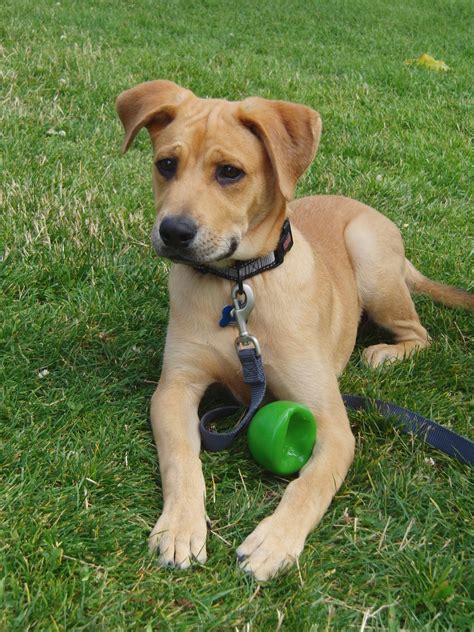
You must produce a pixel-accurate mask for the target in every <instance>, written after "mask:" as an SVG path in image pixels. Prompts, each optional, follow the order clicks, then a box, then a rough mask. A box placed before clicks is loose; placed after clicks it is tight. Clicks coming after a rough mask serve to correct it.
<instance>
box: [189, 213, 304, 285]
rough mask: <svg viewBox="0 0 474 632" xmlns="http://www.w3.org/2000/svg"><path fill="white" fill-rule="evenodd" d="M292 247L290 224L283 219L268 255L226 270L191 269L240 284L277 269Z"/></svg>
mask: <svg viewBox="0 0 474 632" xmlns="http://www.w3.org/2000/svg"><path fill="white" fill-rule="evenodd" d="M292 246H293V235H292V234H291V226H290V222H289V220H288V219H285V222H284V224H283V226H282V229H281V233H280V239H279V240H278V245H277V247H276V249H275V250H274V251H273V252H271V253H270V254H269V255H265V256H264V257H258V258H257V259H249V260H248V261H238V262H237V263H235V264H234V265H233V266H229V267H228V268H211V267H210V266H206V265H193V268H194V269H195V270H198V271H199V272H203V273H205V274H214V275H215V276H218V277H221V278H222V279H228V280H229V281H235V282H237V283H239V284H241V283H242V282H243V281H245V279H250V277H253V276H255V275H257V274H260V273H261V272H265V271H266V270H271V269H272V268H277V267H278V266H279V265H281V264H282V263H283V261H284V259H285V255H286V253H287V252H289V251H290V250H291V247H292Z"/></svg>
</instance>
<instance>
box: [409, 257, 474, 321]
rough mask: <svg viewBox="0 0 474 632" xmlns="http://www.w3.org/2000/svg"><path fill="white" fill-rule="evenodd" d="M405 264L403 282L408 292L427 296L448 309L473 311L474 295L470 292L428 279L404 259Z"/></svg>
mask: <svg viewBox="0 0 474 632" xmlns="http://www.w3.org/2000/svg"><path fill="white" fill-rule="evenodd" d="M405 264H406V265H405V280H406V283H407V285H408V289H409V290H410V292H412V293H415V294H428V296H431V298H432V299H433V300H434V301H436V302H438V303H443V304H444V305H448V306H449V307H465V308H468V309H474V294H472V293H471V292H467V291H466V290H461V289H460V288H457V287H453V286H452V285H443V283H438V282H437V281H432V280H431V279H428V278H427V277H425V276H424V275H423V274H421V272H419V271H418V270H417V269H416V268H415V266H414V265H413V264H412V263H411V262H410V261H408V259H405Z"/></svg>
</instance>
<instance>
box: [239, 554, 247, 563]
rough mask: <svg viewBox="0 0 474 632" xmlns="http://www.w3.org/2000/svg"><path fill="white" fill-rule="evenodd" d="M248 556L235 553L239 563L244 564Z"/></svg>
mask: <svg viewBox="0 0 474 632" xmlns="http://www.w3.org/2000/svg"><path fill="white" fill-rule="evenodd" d="M247 557H248V555H244V554H243V553H237V559H238V560H239V562H244V561H245V560H246V559H247Z"/></svg>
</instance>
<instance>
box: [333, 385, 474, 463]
mask: <svg viewBox="0 0 474 632" xmlns="http://www.w3.org/2000/svg"><path fill="white" fill-rule="evenodd" d="M342 399H343V400H344V404H345V405H346V407H347V408H351V409H352V410H370V408H371V407H373V408H375V409H376V410H377V412H379V413H380V414H381V415H382V416H383V417H385V418H386V419H389V418H390V417H393V418H395V419H396V420H397V422H398V423H399V425H400V428H401V430H403V432H406V433H413V434H415V435H417V436H418V437H421V438H422V439H424V441H425V442H426V443H427V444H428V445H430V446H431V447H433V448H436V449H437V450H441V452H445V453H446V454H449V455H450V456H453V457H454V458H456V459H457V460H458V461H460V462H461V463H464V464H465V465H470V466H471V467H473V466H474V442H473V441H470V440H469V439H467V438H466V437H463V436H461V435H458V434H457V433H456V432H453V431H452V430H449V428H446V427H445V426H440V425H439V424H437V423H436V422H435V421H433V420H432V419H427V418H426V417H422V415H419V414H418V413H415V412H413V411H412V410H408V408H402V407H401V406H397V405H396V404H390V403H389V402H383V401H381V400H380V399H374V400H369V399H366V398H365V397H358V396H357V395H343V396H342Z"/></svg>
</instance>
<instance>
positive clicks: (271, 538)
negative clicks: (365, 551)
mask: <svg viewBox="0 0 474 632" xmlns="http://www.w3.org/2000/svg"><path fill="white" fill-rule="evenodd" d="M116 107H117V112H118V115H119V118H120V120H121V122H122V124H123V127H124V131H125V137H124V141H123V147H122V151H123V152H125V151H127V149H128V148H129V146H130V144H131V143H132V141H133V139H134V138H135V136H136V135H137V133H138V132H139V131H140V130H141V129H142V128H144V127H145V128H147V130H148V132H149V135H150V138H151V142H152V145H153V175H152V179H153V190H154V197H155V203H156V210H157V217H156V222H155V224H154V227H153V231H152V244H153V247H154V249H155V250H156V252H157V254H158V255H159V256H161V257H166V258H168V259H170V260H171V261H172V262H173V265H172V266H171V270H170V275H169V297H170V317H169V326H168V331H167V337H166V345H165V352H164V359H163V369H162V373H161V377H160V381H159V385H158V387H157V389H156V392H155V394H154V395H153V398H152V402H151V422H152V428H153V435H154V439H155V442H156V446H157V451H158V457H159V463H160V471H161V480H162V486H163V496H164V504H163V511H162V514H161V517H160V518H159V520H158V522H157V523H156V525H155V527H154V528H153V530H152V532H151V535H150V540H149V545H150V548H151V550H152V551H155V550H158V552H159V560H160V563H161V564H163V565H167V566H174V567H178V568H187V567H189V566H190V565H191V563H192V562H193V561H197V562H200V563H204V562H205V561H206V557H207V556H206V536H207V516H206V509H205V495H206V494H205V483H204V478H203V473H202V468H201V462H200V459H199V452H200V448H201V440H200V434H199V429H198V423H199V420H198V405H199V403H200V401H201V399H202V397H203V394H204V392H205V391H206V389H207V388H208V387H209V385H211V384H212V383H215V382H220V383H222V384H224V385H226V386H227V387H228V388H229V389H230V390H231V392H232V393H233V394H234V395H235V397H236V398H237V399H238V400H239V401H241V402H248V400H249V391H248V387H246V386H245V385H244V384H243V383H242V375H241V369H240V366H239V362H238V358H237V355H236V353H235V350H234V338H235V329H233V328H232V327H225V328H220V327H219V326H218V324H217V323H218V318H219V315H220V313H221V310H222V307H223V306H224V305H225V304H226V303H228V302H229V295H230V290H231V287H232V283H229V281H228V280H226V279H223V278H219V277H218V276H215V275H214V274H204V273H203V272H202V271H200V270H199V267H201V266H207V267H208V268H211V269H212V270H213V271H215V272H218V271H219V270H221V269H223V268H224V267H229V266H232V265H234V264H235V263H236V262H243V261H248V260H253V259H257V258H259V257H264V256H266V255H268V254H269V253H271V252H272V251H274V250H275V248H276V246H277V244H278V241H279V238H280V233H281V229H282V225H283V224H284V222H285V220H286V218H289V220H290V222H291V225H292V229H293V241H294V246H293V248H292V249H291V250H290V251H289V252H287V254H286V256H285V259H284V262H283V264H282V265H280V266H279V267H276V268H275V269H273V270H269V271H266V272H263V273H262V274H259V275H257V276H254V277H253V278H252V279H251V282H250V283H251V286H252V288H253V291H254V293H255V296H256V302H255V308H254V311H253V313H252V316H251V317H250V320H249V327H250V326H251V329H252V333H253V334H254V335H255V336H256V337H257V339H258V341H259V343H260V346H261V349H262V357H263V361H264V365H265V372H266V376H267V382H268V386H269V389H270V391H271V393H272V396H273V397H275V398H276V399H282V400H293V401H297V402H300V403H302V404H304V405H306V406H308V407H309V408H310V409H311V410H312V412H313V413H314V415H315V417H316V419H317V420H318V441H317V444H316V446H315V448H314V451H313V454H312V457H311V458H310V460H309V461H308V463H307V464H306V465H305V466H304V467H303V469H302V470H301V472H300V474H299V476H298V477H297V478H295V479H294V480H292V481H291V482H290V483H289V484H288V486H287V487H286V490H285V492H284V494H283V497H282V499H281V501H280V503H279V505H278V507H277V509H276V510H275V512H274V513H273V514H272V515H271V516H269V517H267V518H265V519H264V520H263V521H262V522H261V523H260V524H259V525H258V526H257V527H256V529H255V530H254V531H253V532H252V533H251V534H250V535H249V536H248V537H247V538H246V539H245V541H244V542H243V543H242V544H241V546H239V548H238V549H237V556H238V560H239V562H240V565H241V566H242V568H243V569H244V570H246V571H248V572H249V573H251V574H253V575H254V577H255V578H256V579H257V580H260V581H265V580H268V579H269V578H271V577H272V576H274V575H275V574H276V573H278V572H279V571H280V570H282V569H284V568H286V567H288V566H290V565H291V564H293V563H295V561H296V560H297V558H298V556H299V555H300V553H301V551H302V549H303V546H304V543H305V540H306V537H307V536H308V534H309V532H310V531H311V530H312V529H313V528H314V527H315V526H316V525H317V524H318V523H319V521H320V520H321V518H322V517H323V515H324V513H325V511H326V510H327V508H328V506H329V504H330V503H331V500H332V498H333V497H334V495H335V493H336V492H337V490H338V489H339V487H340V486H341V484H342V482H343V481H344V478H345V476H346V473H347V471H348V469H349V467H350V465H351V462H352V460H353V456H354V436H353V434H352V432H351V428H350V425H349V421H348V417H347V413H346V409H345V407H344V404H343V401H342V399H341V394H340V391H339V387H338V376H339V374H340V373H341V372H342V370H343V369H344V367H345V365H346V364H347V362H348V360H349V357H350V355H351V353H352V351H353V349H354V344H355V340H356V333H357V329H358V324H359V321H360V318H361V314H362V313H363V312H366V313H367V314H368V316H369V318H370V319H371V320H373V321H375V323H377V324H378V325H380V326H381V327H383V328H385V329H387V330H388V331H389V332H390V333H391V334H392V335H393V337H394V343H393V344H376V345H373V346H370V347H368V348H367V349H365V350H364V351H363V359H364V360H365V362H366V363H367V364H368V365H369V366H371V367H374V368H375V367H378V366H380V365H382V364H383V363H385V362H392V361H395V360H402V359H403V358H406V357H408V356H410V355H411V354H413V353H414V352H417V351H419V350H421V349H423V348H425V347H427V346H428V345H429V344H430V338H429V336H428V333H427V331H426V329H425V328H424V327H423V326H422V324H421V323H420V320H419V318H418V315H417V313H416V310H415V307H414V304H413V302H412V298H411V293H412V292H419V293H425V294H428V295H430V296H431V297H432V298H433V299H434V300H438V301H440V302H442V303H444V304H447V305H451V306H463V307H470V308H473V306H474V297H473V295H471V294H470V293H468V292H465V291H463V290H460V289H457V288H453V287H450V286H446V285H442V284H440V283H437V282H435V281H431V280H429V279H428V278H426V277H425V276H423V275H422V274H421V273H420V272H419V271H418V270H417V269H416V268H415V267H414V266H413V265H412V264H411V263H410V262H409V261H408V260H407V259H406V258H405V254H404V246H403V242H402V239H401V235H400V232H399V230H398V228H397V227H396V226H395V224H393V223H392V222H391V221H390V220H389V219H387V218H386V217H384V216H383V215H382V214H380V213H379V212H377V211H376V210H374V209H372V208H370V207H368V206H366V205H364V204H362V203H360V202H357V201H355V200H352V199H348V198H345V197H341V196H331V195H327V196H326V195H323V196H314V197H306V198H302V199H298V200H295V201H291V200H292V198H293V192H294V189H295V185H296V182H297V180H298V178H299V177H300V176H301V175H302V174H303V173H304V172H305V171H306V169H307V168H308V166H309V165H310V164H311V162H312V160H313V158H314V156H315V153H316V150H317V147H318V143H319V138H320V135H321V118H320V116H319V114H318V113H317V112H315V111H314V110H313V109H311V108H309V107H306V106H304V105H299V104H294V103H288V102H285V101H272V100H267V99H263V98H259V97H249V98H247V99H245V100H243V101H240V102H230V101H226V100H220V99H201V98H198V97H196V96H195V95H194V94H193V93H192V92H191V91H189V90H187V89H185V88H182V87H180V86H178V85H176V84H175V83H173V82H171V81H150V82H146V83H142V84H140V85H138V86H136V87H134V88H132V89H130V90H127V91H125V92H123V93H122V94H121V95H120V96H119V97H118V98H117V102H116ZM196 268H198V269H196Z"/></svg>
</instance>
